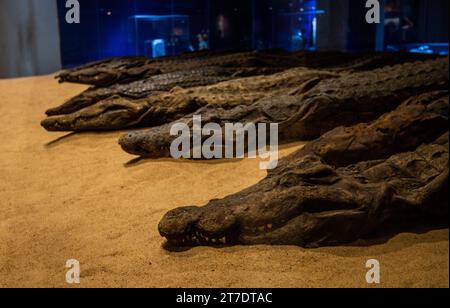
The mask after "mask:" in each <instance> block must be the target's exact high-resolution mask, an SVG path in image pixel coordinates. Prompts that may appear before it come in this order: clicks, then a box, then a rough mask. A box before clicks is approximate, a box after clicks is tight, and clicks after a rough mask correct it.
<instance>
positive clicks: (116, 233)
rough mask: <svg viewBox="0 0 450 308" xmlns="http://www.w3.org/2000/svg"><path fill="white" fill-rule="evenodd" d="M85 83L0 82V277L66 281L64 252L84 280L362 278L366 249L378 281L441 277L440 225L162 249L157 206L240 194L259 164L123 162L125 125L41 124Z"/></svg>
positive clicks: (184, 283) (351, 282) (277, 282)
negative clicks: (281, 243) (313, 245)
mask: <svg viewBox="0 0 450 308" xmlns="http://www.w3.org/2000/svg"><path fill="white" fill-rule="evenodd" d="M85 88H86V87H84V86H80V85H71V84H63V85H58V84H57V82H56V81H55V80H54V79H53V77H52V76H46V77H39V78H25V79H16V80H0V123H2V127H1V130H0V287H71V286H69V285H67V284H66V281H65V275H66V270H67V269H66V268H65V263H66V260H68V259H77V260H79V261H80V263H81V271H82V274H81V275H82V277H81V287H368V285H367V283H366V281H365V274H366V271H367V269H366V268H365V264H366V261H367V260H368V259H377V260H379V262H380V264H381V285H380V286H382V287H448V283H449V278H448V273H449V259H448V257H449V242H448V230H447V229H441V230H433V231H423V232H411V233H403V234H400V235H396V236H393V237H388V238H385V239H383V240H380V241H376V242H365V241H360V242H358V243H356V244H353V245H348V246H345V247H334V248H320V249H315V250H306V249H301V248H298V247H270V246H256V247H230V248H223V249H216V248H194V249H191V250H188V251H184V252H168V251H166V250H164V249H163V247H162V245H163V244H164V239H163V238H161V237H160V236H159V234H158V232H157V224H158V222H159V220H160V219H161V217H162V216H163V215H164V213H165V212H166V211H168V210H170V209H172V208H175V207H179V206H183V205H202V204H205V203H206V202H208V200H210V199H212V198H220V197H224V196H226V195H227V194H231V193H234V192H237V191H239V190H241V189H243V188H245V187H248V186H250V185H252V184H254V183H257V182H258V181H259V180H260V179H262V178H263V177H264V176H265V172H263V171H261V170H259V169H258V162H257V161H256V160H251V159H250V160H249V159H247V160H242V161H233V162H216V163H204V162H181V161H171V160H147V161H141V162H140V163H137V164H127V162H129V161H130V160H132V159H133V157H132V156H129V155H128V154H126V153H125V152H123V151H122V150H121V149H120V147H119V146H118V145H117V139H118V137H119V136H120V135H121V133H122V132H114V133H102V134H95V133H89V134H79V135H71V136H68V137H66V138H63V139H60V140H58V138H59V137H62V136H64V135H66V134H64V133H48V132H46V131H45V130H44V129H42V128H41V127H40V125H39V122H40V120H42V118H43V114H44V111H45V110H46V109H47V108H48V107H53V106H56V105H58V104H59V103H61V102H63V101H64V100H66V99H68V98H70V97H71V96H73V95H76V94H78V93H79V92H80V91H82V90H83V89H85ZM300 146H301V145H300V144H296V145H292V146H290V147H287V148H285V149H283V150H282V154H283V155H286V154H288V153H290V152H292V151H294V150H295V149H298V148H299V147H300ZM368 244H371V245H368Z"/></svg>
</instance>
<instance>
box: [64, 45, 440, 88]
mask: <svg viewBox="0 0 450 308" xmlns="http://www.w3.org/2000/svg"><path fill="white" fill-rule="evenodd" d="M432 57H434V56H429V55H411V54H408V53H340V52H304V51H302V52H296V53H287V52H283V51H280V50H266V51H247V52H214V51H205V52H198V53H188V54H184V55H181V56H177V57H167V58H162V59H148V58H144V57H122V58H112V59H108V60H104V61H100V62H96V63H92V64H88V65H85V66H81V67H78V68H75V69H72V70H66V71H63V72H62V73H60V74H59V75H58V76H57V78H59V80H60V82H66V81H68V82H75V83H82V84H90V85H95V86H102V87H104V86H109V85H112V84H114V83H129V82H132V81H135V80H139V79H142V78H146V77H149V76H153V75H158V74H166V73H172V72H176V71H188V70H194V69H197V68H200V67H208V66H213V67H240V68H244V67H266V68H278V69H282V68H284V69H287V68H293V67H307V68H315V69H319V68H322V69H325V68H326V69H335V70H349V69H352V70H371V69H375V68H379V67H382V66H385V65H394V64H401V63H405V62H410V61H414V60H426V59H430V58H432Z"/></svg>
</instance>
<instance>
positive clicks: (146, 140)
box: [119, 58, 448, 158]
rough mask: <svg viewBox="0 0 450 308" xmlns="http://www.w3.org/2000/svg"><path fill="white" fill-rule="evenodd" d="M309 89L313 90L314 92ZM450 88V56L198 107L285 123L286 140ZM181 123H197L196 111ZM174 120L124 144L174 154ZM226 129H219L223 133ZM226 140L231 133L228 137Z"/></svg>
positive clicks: (222, 116)
mask: <svg viewBox="0 0 450 308" xmlns="http://www.w3.org/2000/svg"><path fill="white" fill-rule="evenodd" d="M308 89H309V90H308ZM446 89H448V59H446V58H441V59H438V60H429V61H425V62H416V63H408V64H403V65H397V66H393V67H386V68H383V69H380V70H374V71H371V72H365V73H354V74H344V75H343V76H342V77H340V78H331V79H323V80H319V79H317V80H314V79H313V80H310V81H309V82H307V83H306V85H303V86H302V87H300V88H299V89H298V90H297V91H293V92H292V93H291V94H293V95H290V96H289V95H275V96H272V97H269V98H263V99H261V100H259V101H257V102H256V103H254V104H252V105H239V106H237V107H232V108H228V107H224V106H215V105H208V106H206V107H204V108H202V109H199V110H197V111H196V114H199V115H202V118H203V119H202V120H203V122H204V123H209V122H214V123H218V124H220V125H221V126H222V127H223V126H224V124H225V123H230V122H231V123H279V125H280V128H279V138H280V141H282V142H283V141H290V140H306V139H313V138H317V137H319V136H320V135H322V134H324V133H326V132H328V131H330V130H331V129H333V128H335V127H339V126H350V125H354V124H357V123H364V122H368V121H371V120H374V119H376V118H377V117H379V116H381V115H382V114H384V113H386V112H389V111H391V110H393V109H395V108H396V107H397V106H399V105H400V104H401V103H402V102H403V101H404V100H406V99H407V98H408V97H410V96H414V95H417V94H420V93H425V92H428V91H434V90H446ZM175 122H183V123H186V124H188V125H190V126H191V125H192V115H188V116H186V117H184V118H182V119H178V120H176V121H175ZM173 124H174V123H170V124H166V125H163V126H161V127H155V128H152V129H150V130H147V131H139V132H131V133H128V134H126V135H124V136H123V137H122V138H121V139H120V141H119V143H120V145H121V146H122V148H123V149H124V150H125V151H127V152H128V153H130V154H134V155H140V156H143V157H152V158H156V157H168V156H169V155H170V153H169V149H170V145H171V143H172V141H173V140H174V139H175V138H176V136H171V135H170V127H171V126H172V125H173ZM223 131H224V130H223V129H222V131H221V132H219V133H223ZM222 140H223V141H224V142H225V136H223V137H222Z"/></svg>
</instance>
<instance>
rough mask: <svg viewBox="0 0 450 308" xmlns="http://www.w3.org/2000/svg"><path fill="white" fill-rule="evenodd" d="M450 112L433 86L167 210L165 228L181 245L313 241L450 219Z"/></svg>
mask: <svg viewBox="0 0 450 308" xmlns="http://www.w3.org/2000/svg"><path fill="white" fill-rule="evenodd" d="M448 111H449V106H448V92H434V93H427V94H423V95H421V96H419V97H415V98H412V99H410V100H408V101H406V102H405V103H404V104H402V105H401V106H400V107H399V108H398V109H396V110H395V111H393V112H391V113H388V114H386V115H384V116H382V117H381V118H379V119H377V120H375V121H374V122H371V123H369V124H359V125H356V126H353V127H348V128H342V127H341V128H337V129H335V130H333V131H331V132H329V133H328V134H326V135H324V136H323V137H322V138H320V139H318V140H315V141H312V142H310V143H309V144H307V145H306V146H305V147H304V148H303V149H301V150H299V151H297V152H295V153H294V154H292V155H290V156H288V157H286V158H285V159H283V160H282V161H281V162H280V164H279V167H278V168H277V169H275V170H273V171H271V172H269V175H268V176H267V178H265V179H264V180H262V181H261V182H259V183H258V184H256V185H254V186H252V187H250V188H248V189H245V190H243V191H241V192H239V193H237V194H234V195H231V196H228V197H226V198H224V199H221V200H213V201H211V202H209V203H208V204H207V205H206V206H204V207H195V206H190V207H183V208H178V209H175V210H172V211H170V212H169V213H167V214H166V215H165V217H164V218H163V219H162V221H161V222H160V224H159V231H160V233H161V235H162V236H164V237H166V238H167V239H168V241H169V243H170V244H172V245H175V246H197V245H211V246H213V245H224V244H227V245H233V244H274V245H299V246H304V247H317V246H323V245H336V244H342V243H347V242H351V241H354V240H356V239H359V238H361V237H364V236H366V235H368V234H369V233H371V232H373V231H376V230H378V229H379V228H380V226H382V225H383V223H385V222H387V221H392V220H394V221H395V220H396V219H401V220H402V221H403V222H406V221H414V218H415V217H422V218H423V217H426V216H429V217H440V218H445V217H448V207H449V206H448V204H449V198H448V173H449V165H448V159H449V153H448V149H449V140H448ZM347 155H348V156H347Z"/></svg>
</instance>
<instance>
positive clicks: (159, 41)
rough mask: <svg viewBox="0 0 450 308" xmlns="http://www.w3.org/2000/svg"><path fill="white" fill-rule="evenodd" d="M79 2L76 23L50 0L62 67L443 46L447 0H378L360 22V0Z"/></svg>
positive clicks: (425, 49) (441, 49)
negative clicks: (376, 11)
mask: <svg viewBox="0 0 450 308" xmlns="http://www.w3.org/2000/svg"><path fill="white" fill-rule="evenodd" d="M79 2H80V7H81V23H80V24H77V25H74V24H67V23H66V22H65V21H64V20H65V18H64V16H65V14H66V8H65V5H64V3H65V1H58V9H59V15H60V18H59V23H60V34H61V35H60V36H61V54H62V63H63V66H64V67H71V66H76V65H80V64H83V63H86V62H90V61H94V60H98V59H103V58H107V57H113V56H124V55H145V56H149V57H162V56H172V55H178V54H181V53H185V52H193V51H197V50H204V49H214V50H223V49H269V48H281V49H284V50H288V51H297V50H317V49H320V50H324V49H325V50H344V51H358V50H379V51H381V50H407V51H411V52H422V53H429V52H433V53H434V52H436V53H441V54H442V53H443V52H444V53H445V52H447V53H448V47H446V45H445V44H444V45H442V43H446V42H448V10H442V7H446V8H448V1H447V0H380V3H381V4H382V7H384V14H383V20H384V21H383V22H382V23H381V24H380V25H369V24H367V22H366V21H365V14H366V11H367V9H366V7H365V2H364V1H361V3H360V4H358V5H355V2H352V0H339V1H329V0H79ZM350 2H352V3H351V5H350ZM411 44H416V45H414V46H413V45H411ZM436 44H438V45H436ZM439 44H440V45H439ZM447 46H448V44H447Z"/></svg>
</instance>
